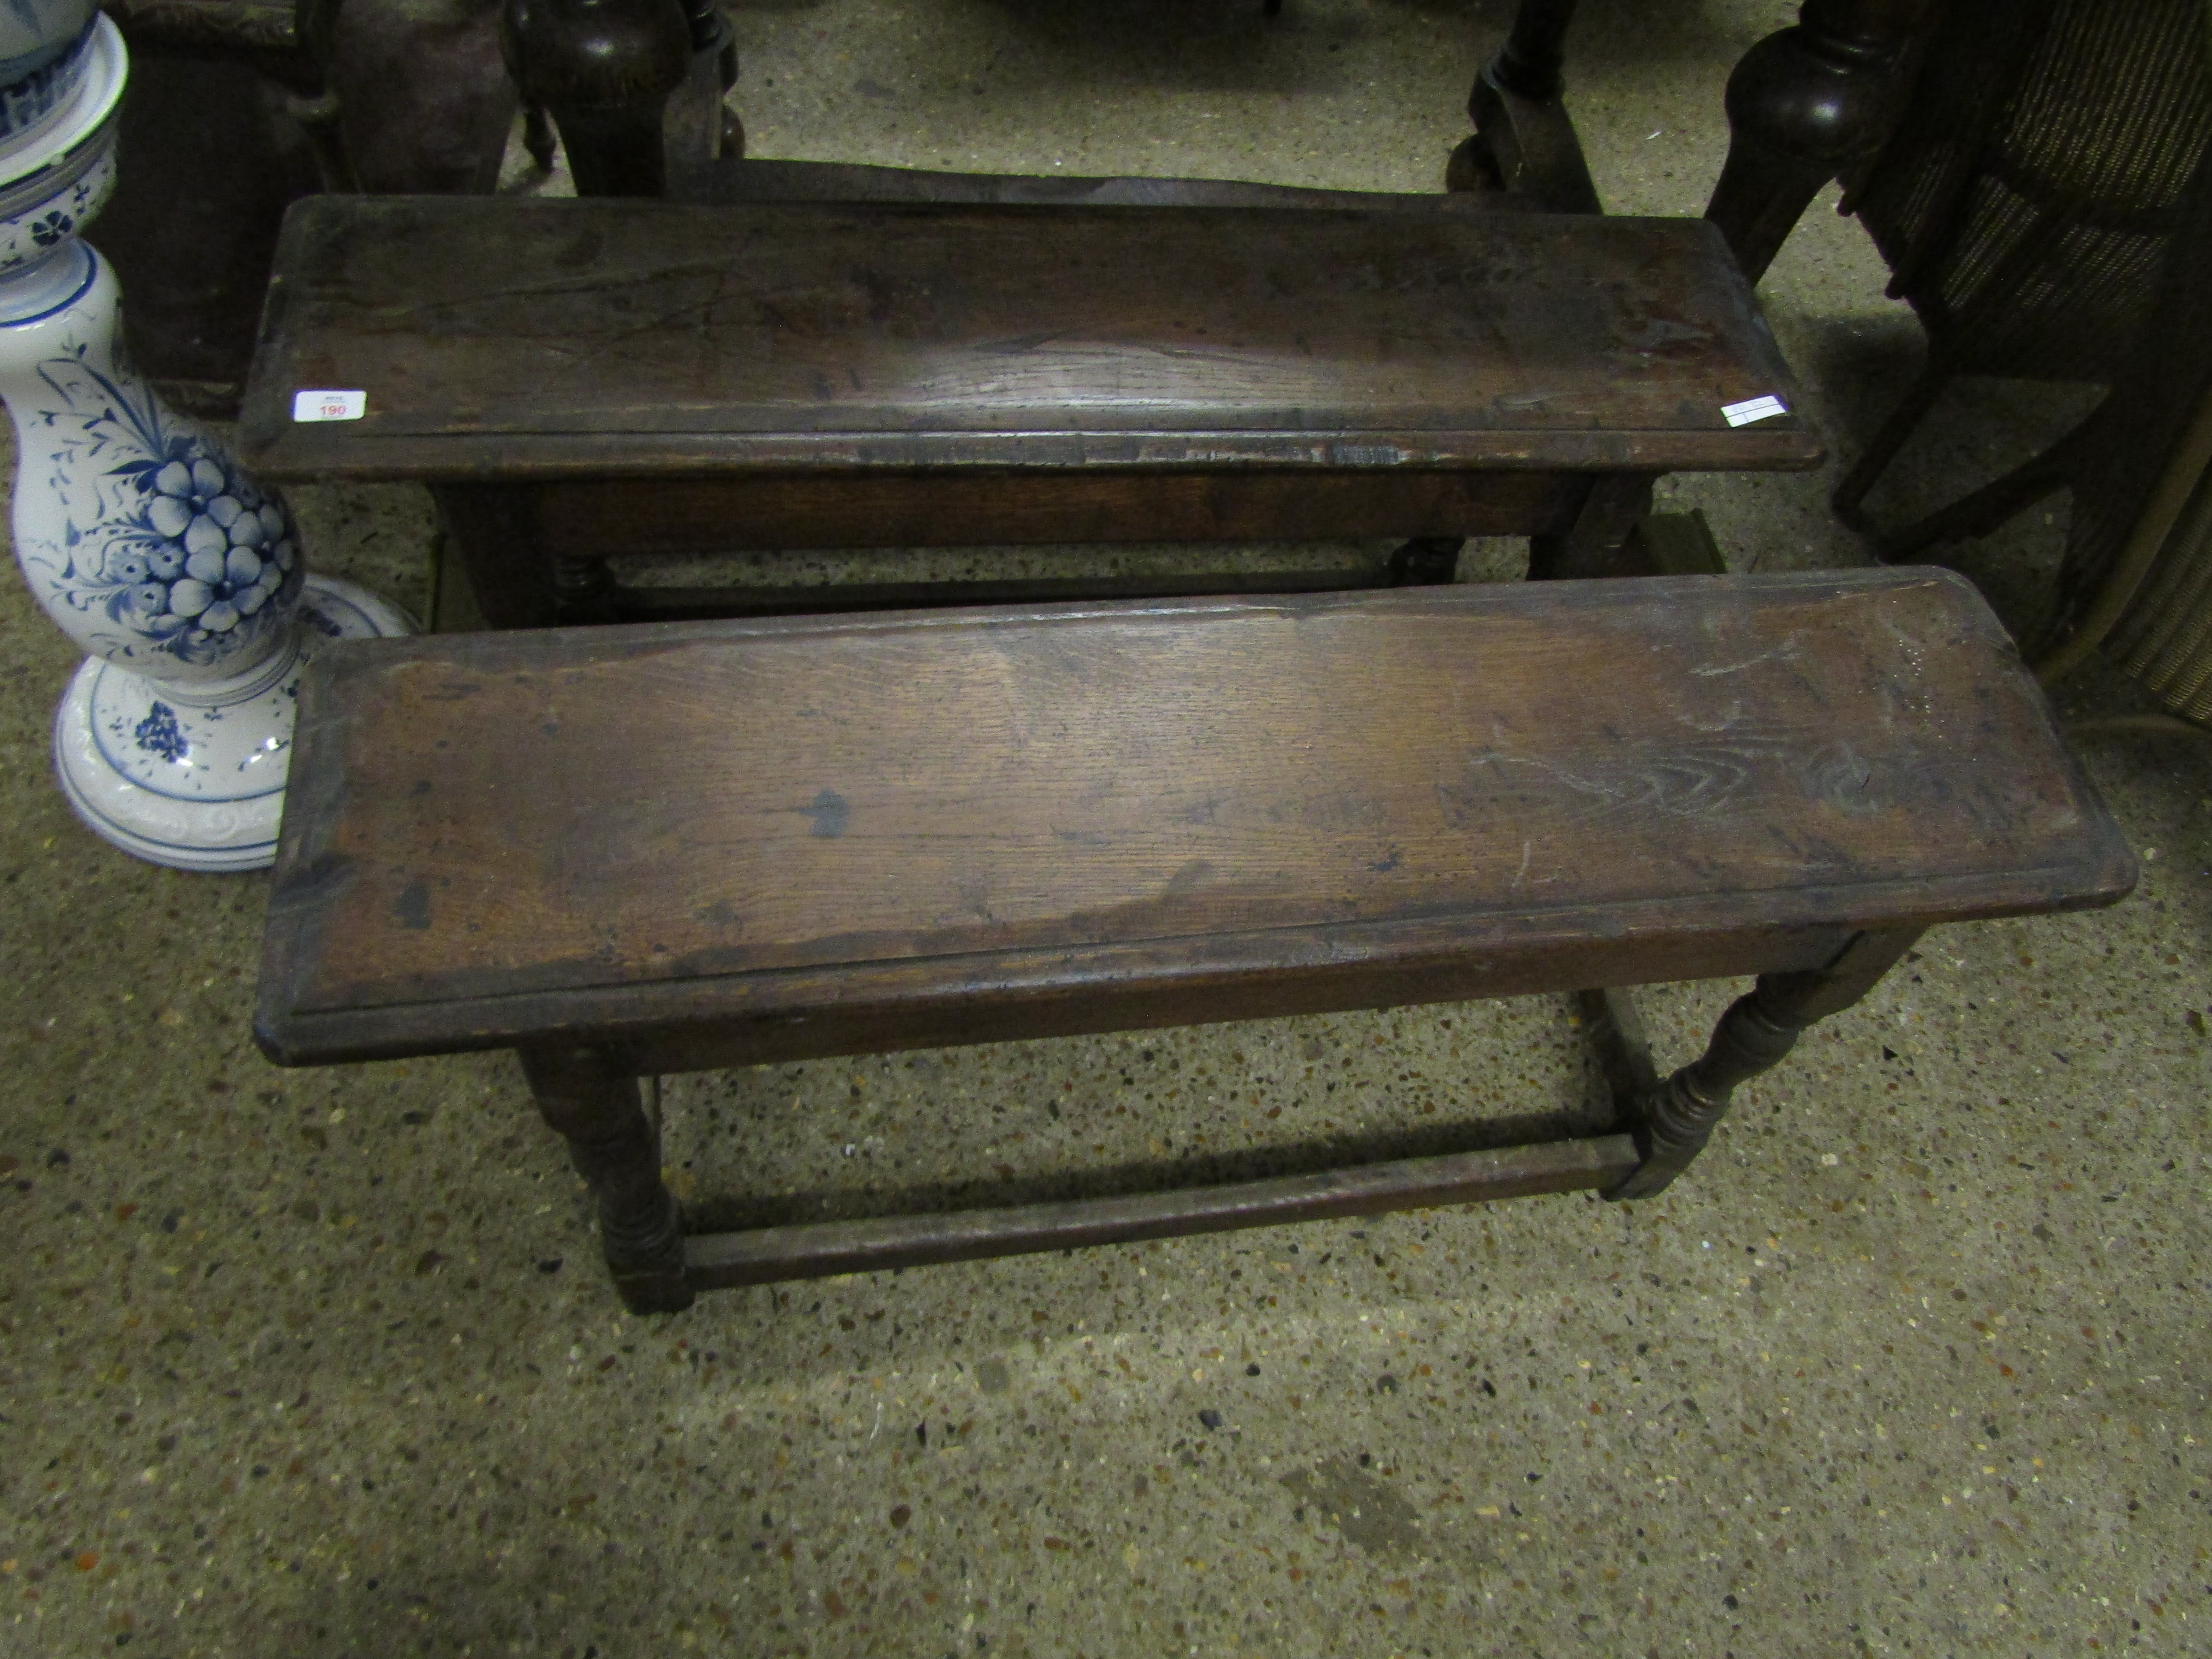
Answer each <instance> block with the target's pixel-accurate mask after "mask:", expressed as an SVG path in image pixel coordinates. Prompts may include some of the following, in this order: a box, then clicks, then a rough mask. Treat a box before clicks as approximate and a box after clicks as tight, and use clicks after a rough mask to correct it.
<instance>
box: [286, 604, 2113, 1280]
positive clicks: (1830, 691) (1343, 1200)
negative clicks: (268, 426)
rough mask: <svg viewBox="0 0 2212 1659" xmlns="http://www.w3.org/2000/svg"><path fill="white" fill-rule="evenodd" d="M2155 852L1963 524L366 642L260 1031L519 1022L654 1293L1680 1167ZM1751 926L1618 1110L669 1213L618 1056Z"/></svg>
mask: <svg viewBox="0 0 2212 1659" xmlns="http://www.w3.org/2000/svg"><path fill="white" fill-rule="evenodd" d="M2133 880H2134V866H2133V863H2132V860H2130V856H2129V854H2128V852H2127V850H2126V848H2125V847H2124V844H2123V843H2122V842H2121V840H2120V837H2119V835H2118V831H2117V829H2115V827H2114V826H2113V824H2112V822H2111V820H2110V819H2109V818H2108V817H2106V814H2105V811H2104V810H2103V808H2102V807H2101V806H2100V805H2099V804H2098V801H2097V799H2096V798H2095V796H2094V794H2093V792H2092V791H2091V790H2090V789H2089V787H2087V784H2086V783H2085V782H2084V781H2083V780H2082V778H2081V775H2080V773H2079V772H2078V770H2077V769H2076V768H2075V765H2074V763H2073V762H2072V760H2071V759H2070V757H2069V755H2068V754H2067V751H2066V750H2065V748H2064V746H2063V744H2062V742H2061V741H2060V739H2059V737H2058V734H2057V730H2056V728H2055V726H2054V725H2053V723H2052V720H2051V714H2050V713H2049V710H2048V708H2046V706H2045V702H2044V700H2043V698H2042V696H2041V695H2040V693H2039V691H2038V690H2037V689H2036V687H2035V685H2034V684H2033V682H2032V681H2031V680H2030V679H2029V678H2028V677H2027V674H2026V673H2025V672H2024V671H2023V670H2022V668H2021V665H2020V663H2019V660H2018V659H2017V657H2016V655H2015V653H2014V651H2013V648H2012V647H2011V644H2010V642H2009V641H2008V639H2007V638H2006V636H2005V635H2004V633H2003V631H2002V629H2001V628H2000V627H1999V625H1998V624H1997V623H1996V619H1995V618H1994V617H1991V615H1990V612H1989V611H1988V610H1987V608H1986V607H1985V606H1984V605H1983V603H1982V601H1981V600H1980V599H1979V598H1978V595H1976V593H1975V592H1974V591H1973V590H1972V587H1970V586H1968V585H1967V584H1966V582H1964V581H1963V580H1960V579H1959V578H1957V577H1955V576H1953V575H1950V574H1947V573H1943V572H1940V571H1931V570H1905V571H1882V572H1872V573H1868V572H1845V573H1831V574H1806V575H1778V576H1765V577H1761V576H1742V577H1689V578H1664V579H1653V580H1642V579H1626V580H1608V581H1603V582H1557V583H1542V584H1534V585H1526V586H1522V585H1514V586H1503V587H1487V588H1485V587H1467V586H1459V587H1438V588H1425V589H1414V590H1409V591H1406V592H1395V593H1382V594H1374V593H1370V594H1360V595H1337V596H1330V597H1326V598H1311V597H1308V598H1297V599H1215V600H1208V601H1203V602H1194V603H1175V604H1167V603H1162V604H1153V605H1127V604H1124V605H1089V606H1081V605H1066V606H1031V607H1023V608H1014V609H1005V610H986V611H939V612H932V613H915V614H906V615H878V616H872V617H859V618H838V617H809V618H800V619H792V620H777V621H757V622H747V623H738V622H721V623H670V624H661V625H653V626H641V627H629V628H615V629H573V630H556V631H549V632H538V633H510V634H487V635H447V636H434V637H429V638H421V639H408V640H384V641H367V642H362V643H359V644H352V645H347V646H343V647H334V648H332V649H331V651H330V652H328V653H326V654H325V655H323V656H320V657H319V658H317V659H316V660H315V661H314V663H313V665H312V667H311V668H310V670H309V671H308V673H307V678H306V679H305V680H304V681H303V683H302V686H301V707H300V717H299V725H298V748H297V751H296V753H295V757H294V758H293V762H292V771H291V784H290V788H289V798H288V801H287V805H286V812H285V819H284V826H283V843H282V847H281V850H280V852H279V854H278V860H277V867H276V881H275V887H274V890H273V893H272V896H271V900H270V920H269V933H268V944H267V954H266V958H265V963H264V974H263V980H262V987H261V1006H260V1011H259V1015H258V1022H257V1030H258V1035H259V1037H260V1040H261V1042H262V1043H263V1046H264V1048H266V1050H267V1051H268V1052H269V1054H270V1055H271V1056H272V1057H273V1058H275V1059H276V1060H278V1061H280V1062H281V1063H284V1064H288V1065H305V1064H327V1063H330V1062H333V1061H345V1060H377V1059H388V1058H393V1057H398V1056H402V1055H412V1054H428V1053H438V1052H447V1051H453V1050H460V1049H471V1048H515V1049H517V1050H519V1051H520V1054H521V1058H522V1064H523V1066H524V1069H525V1070H526V1073H527V1074H528V1076H529V1079H530V1083H531V1086H532V1091H534V1092H535V1094H536V1096H537V1099H538V1106H539V1108H540V1109H542V1111H543V1113H544V1116H545V1118H546V1120H547V1121H549V1122H550V1124H551V1125H552V1126H553V1127H555V1128H556V1129H557V1130H559V1131H560V1132H561V1133H562V1134H564V1135H565V1136H567V1137H568V1142H569V1145H570V1147H571V1149H572V1152H573V1153H574V1160H575V1163H576V1165H577V1167H578V1168H579V1169H580V1170H581V1171H582V1172H583V1174H584V1175H585V1176H586V1178H587V1179H588V1180H589V1181H590V1182H591V1183H592V1187H593V1188H594V1189H595V1190H596V1192H597V1194H598V1197H599V1216H600V1223H601V1229H602V1242H603V1243H604V1246H605V1253H606V1256H607V1259H608V1261H609V1263H610V1265H611V1267H612V1269H613V1271H614V1274H615V1278H616V1281H617V1285H619V1286H620V1288H621V1291H622V1294H623V1297H624V1299H625V1300H626V1301H627V1302H628V1303H629V1305H630V1306H631V1307H632V1308H633V1309H636V1310H666V1309H673V1308H678V1307H681V1306H683V1305H684V1304H686V1303H688V1302H689V1301H690V1298H691V1297H692V1295H693V1293H694V1291H696V1290H699V1289H701V1288H704V1287H708V1286H714V1285H738V1284H746V1283H751V1282H756V1281H759V1280H763V1279H776V1278H787V1277H796V1276H802V1275H807V1274H819V1273H842V1272H849V1271H854V1270H860V1269H866V1268H876V1267H896V1266H902V1265H914V1264H916V1263H921V1262H929V1261H949V1260H954V1259H957V1258H961V1257H967V1256H980V1255H1002V1254H1008V1253H1012V1252H1015V1251H1022V1250H1036V1249H1057V1248H1063V1247H1067V1246H1073V1245H1079V1244H1093V1243H1105V1242H1109V1241H1112V1240H1119V1239H1132V1238H1145V1237H1158V1236H1162V1235H1165V1234H1171V1233H1179V1232H1190V1231H1204V1230H1209V1229H1218V1228H1228V1227H1240V1226H1255V1225H1266V1224H1270V1223H1274V1222H1280V1221H1289V1220H1295V1219H1297V1218H1304V1217H1311V1216H1322V1215H1341V1214H1346V1213H1356V1212H1365V1211H1372V1210H1383V1209H1389V1208H1392V1207H1398V1206H1411V1205H1433V1204H1440V1203H1453V1202H1460V1201H1464V1200H1471V1199H1480V1198H1495V1197H1502V1196H1505V1195H1508V1194H1525V1193H1546V1192H1559V1191H1563V1190H1569V1189H1572V1188H1596V1189H1598V1190H1600V1191H1601V1192H1603V1193H1605V1194H1607V1195H1608V1196H1612V1197H1615V1198H1625V1197H1632V1196H1637V1195H1640V1194H1647V1193H1651V1192H1656V1191H1657V1190H1658V1189H1659V1188H1662V1187H1663V1186H1664V1185H1666V1183H1667V1182H1668V1181H1669V1180H1671V1179H1672V1178H1673V1177H1674V1175H1675V1174H1676V1173H1677V1172H1679V1171H1680V1170H1681V1169H1682V1168H1683V1167H1684V1166H1685V1165H1686V1164H1687V1163H1688V1161H1689V1160H1690V1158H1692V1156H1694V1154H1695V1153H1696V1152H1697V1151H1698V1149H1699V1147H1700V1146H1702V1145H1703V1144H1704V1142H1705V1139H1706V1137H1707V1136H1708V1135H1709V1134H1710V1133H1711V1131H1712V1128H1713V1126H1714V1124H1715V1123H1716V1121H1717V1120H1718V1119H1719V1118H1720V1116H1721V1115H1722V1113H1723V1111H1724V1110H1725V1109H1726V1108H1727V1106H1728V1103H1729V1091H1730V1090H1731V1089H1732V1088H1733V1087H1734V1086H1735V1085H1737V1084H1739V1083H1741V1082H1742V1081H1743V1080H1744V1079H1747V1078H1749V1077H1751V1076H1753V1075H1755V1074H1756V1073H1759V1072H1761V1071H1763V1070H1765V1068H1766V1067H1768V1066H1771V1065H1773V1064H1774V1063H1775V1062H1776V1061H1777V1060H1779V1059H1780V1058H1781V1057H1782V1055H1783V1054H1784V1052H1785V1051H1786V1050H1787V1049H1788V1048H1790V1044H1791V1042H1793V1041H1794V1039H1795V1038H1796V1035H1797V1034H1798V1032H1799V1031H1800V1030H1802V1029H1803V1028H1804V1026H1806V1025H1807V1024H1809V1023H1810V1022H1811V1021H1813V1020H1815V1019H1818V1018H1821V1017H1822V1016H1824V1015H1826V1014H1829V1013H1832V1012H1836V1011H1837V1010H1838V1009H1841V1008H1843V1007H1845V1006H1848V1005H1849V1004H1850V1003H1851V1002H1853V1001H1854V1000H1857V998H1858V997H1859V996H1860V995H1862V994H1863V993H1864V992H1865V991H1866V990H1867V989H1868V988H1869V987H1870V986H1872V985H1873V984H1874V983H1875V981H1876V980H1877V979H1878V978H1879V977H1880V976H1881V973H1882V972H1883V970H1884V969H1887V967H1888V966H1889V965H1890V963H1893V962H1894V961H1896V960H1897V959H1898V957H1899V956H1901V955H1902V954H1903V953H1904V951H1905V950H1906V949H1907V948H1908V947H1909V946H1910V945H1911V942H1912V941H1913V939H1915V937H1916V936H1917V934H1918V933H1919V932H1920V931H1921V930H1922V929H1923V928H1925V927H1929V925H1931V924H1934V923H1937V922H1948V921H1961V920H1966V919H1968V918H1972V917H1978V916H1998V915H2022V914H2028V913H2033V912H2038V911H2047V910H2055V909H2065V908H2078V907H2081V906H2087V905H2094V904H2103V903H2108V902H2112V901H2113V900H2115V899H2117V898H2118V897H2119V896H2122V895H2123V894H2124V893H2125V892H2126V891H2127V890H2128V889H2129V887H2130V884H2132V882H2133ZM1749 974H1755V975H1759V981H1758V984H1757V987H1756V988H1755V989H1753V991H1752V992H1751V993H1750V994H1747V995H1746V996H1745V997H1743V998H1742V999H1741V1000H1739V1001H1738V1002H1737V1003H1735V1006H1732V1007H1731V1008H1730V1009H1729V1012H1728V1013H1727V1014H1726V1016H1725V1017H1724V1018H1723V1019H1722V1021H1721V1023H1720V1025H1719V1027H1718V1029H1717V1031H1716V1033H1715V1034H1714V1036H1713V1039H1712V1043H1711V1048H1709V1050H1708V1051H1707V1053H1706V1054H1705V1055H1704V1057H1703V1058H1701V1059H1699V1060H1695V1061H1694V1062H1692V1064H1691V1065H1689V1066H1686V1067H1684V1068H1683V1069H1682V1070H1680V1071H1679V1072H1676V1073H1674V1075H1673V1076H1672V1077H1671V1078H1668V1079H1664V1080H1661V1079H1658V1078H1656V1076H1655V1075H1654V1074H1653V1073H1652V1072H1651V1069H1650V1065H1649V1061H1648V1060H1645V1059H1644V1058H1643V1057H1642V1055H1641V1053H1640V1049H1639V1047H1638V1043H1637V1042H1636V1041H1635V1039H1634V1036H1633V1020H1632V1017H1631V1016H1629V1015H1628V1014H1627V1013H1626V1001H1625V999H1623V998H1621V997H1620V996H1618V995H1611V996H1608V995H1607V994H1601V993H1594V994H1589V995H1587V996H1586V997H1585V999H1584V1000H1585V1003H1586V1005H1587V1006H1588V1007H1589V1010H1590V1011H1591V1012H1593V1013H1595V1014H1597V1015H1599V1016H1600V1018H1598V1019H1596V1020H1595V1022H1594V1023H1593V1025H1594V1029H1595V1030H1596V1031H1597V1033H1598V1034H1599V1036H1600V1040H1601V1051H1602V1055H1603V1058H1604V1060H1605V1062H1606V1065H1607V1072H1608V1075H1609V1077H1610V1078H1611V1079H1612V1080H1613V1091H1614V1095H1615V1097H1616V1101H1617V1103H1618V1106H1619V1110H1620V1121H1619V1122H1618V1124H1617V1126H1616V1127H1613V1129H1612V1130H1611V1131H1610V1132H1608V1133H1603V1134H1601V1135H1598V1136H1596V1137H1595V1138H1587V1139H1571V1140H1565V1141H1559V1142H1555V1143H1551V1144H1547V1145H1541V1146H1524V1147H1520V1148H1516V1149H1510V1150H1506V1151H1496V1150H1478V1151H1468V1152H1459V1153H1454V1154H1448V1155H1444V1156H1438V1157H1431V1158H1415V1159H1409V1160H1401V1161H1399V1162H1395V1163H1390V1164H1375V1165H1367V1166H1364V1167H1356V1168H1351V1169H1339V1170H1325V1171H1322V1172H1319V1173H1311V1174H1307V1175H1302V1176H1289V1177H1284V1178H1281V1179H1277V1180H1271V1181H1262V1182H1247V1183H1242V1184H1237V1185H1231V1186H1221V1187H1211V1188H1198V1189H1184V1190H1170V1191H1164V1192H1156V1193H1149V1194H1138V1195H1133V1196H1120V1197H1108V1198H1097V1199H1087V1200H1073V1201H1068V1202H1061V1203H1049V1204H1036V1205H1024V1206H1011V1207H1006V1208H1001V1209H995V1210H983V1211H975V1212H964V1213H960V1214H951V1215H944V1214H936V1215H921V1216H906V1217H893V1218H883V1219H877V1220H864V1221H852V1222H839V1223H834V1224H823V1225H802V1226H791V1227H778V1228H769V1229H764V1230H759V1231H752V1232H743V1233H724V1234H708V1235H700V1236H691V1237H687V1236H686V1235H685V1233H684V1227H683V1225H682V1218H681V1215H680V1212H679V1209H678V1204H677V1202H676V1200H675V1199H674V1198H673V1197H672V1196H671V1194H670V1193H669V1191H668V1189H667V1188H666V1187H665V1185H664V1184H663V1182H662V1179H661V1175H660V1164H659V1152H658V1141H657V1131H656V1127H655V1126H654V1124H653V1122H652V1121H650V1119H649V1118H648V1116H647V1113H646V1111H645V1110H644V1109H643V1107H642V1105H641V1100H640V1094H639V1090H638V1086H637V1084H636V1082H635V1079H637V1078H638V1077H640V1076H643V1075H651V1074H656V1073H663V1072H676V1071H685V1070H693V1069H698V1068H702V1067H708V1066H738V1065H754V1064H762V1063H768V1062H781V1061H789V1060H803V1059H808V1058H811V1057H817V1056H824V1055H833V1054H854V1053H861V1052H869V1051H878V1050H886V1049H897V1048H922V1047H937V1046H944V1045H950V1044H957V1043H969V1042H994V1041H1001V1040H1005V1039H1008V1038H1017V1037H1034V1036H1054V1035H1064V1034H1067V1033H1073V1032H1086V1031H1107V1030H1121V1029H1127V1028H1135V1027H1146V1026H1159V1025H1175V1024H1194V1023H1198V1022H1202V1021H1208V1020H1232V1019H1249V1018H1261V1017H1265V1016H1271V1015H1281V1014H1293V1013H1306V1012H1318V1011H1322V1010H1331V1009H1346V1008H1358V1007H1376V1006H1391V1005H1395V1004H1401V1003H1419V1002H1435V1001H1443V1000H1461V999H1465V998H1470V997H1489V996H1506V995H1516V994H1526V993H1531V992H1546V991H1576V990H1580V989H1583V988H1585V987H1621V986H1627V985H1633V984H1637V983H1641V982H1647V981H1662V980H1678V979H1691V978H1708V977H1715V976H1722V975H1749Z"/></svg>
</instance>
